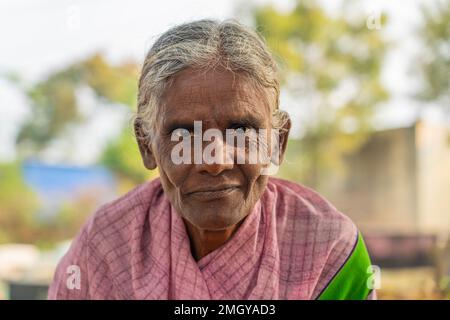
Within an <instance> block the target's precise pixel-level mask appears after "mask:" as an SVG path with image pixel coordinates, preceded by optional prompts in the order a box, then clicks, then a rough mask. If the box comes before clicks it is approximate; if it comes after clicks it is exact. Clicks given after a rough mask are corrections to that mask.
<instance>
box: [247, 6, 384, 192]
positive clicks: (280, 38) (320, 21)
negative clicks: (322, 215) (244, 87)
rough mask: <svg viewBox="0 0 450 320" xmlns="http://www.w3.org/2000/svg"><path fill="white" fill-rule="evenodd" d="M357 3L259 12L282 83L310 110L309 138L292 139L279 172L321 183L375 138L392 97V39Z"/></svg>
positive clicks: (305, 121)
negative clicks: (376, 118)
mask: <svg viewBox="0 0 450 320" xmlns="http://www.w3.org/2000/svg"><path fill="white" fill-rule="evenodd" d="M351 9H353V8H352V6H351V2H346V3H345V5H344V6H343V7H342V10H341V12H340V14H336V15H333V16H330V15H329V14H327V13H326V11H325V10H324V9H323V8H321V7H320V5H319V3H318V2H316V1H297V2H296V4H295V6H294V8H293V9H292V10H290V11H288V12H280V11H277V10H276V9H275V8H274V7H272V6H263V7H258V8H255V9H254V11H253V19H254V23H255V25H256V27H257V29H258V31H259V32H260V33H261V34H262V35H263V36H264V37H265V38H266V40H267V42H268V44H269V46H270V47H271V49H272V51H273V53H274V54H275V56H276V57H277V59H278V60H279V62H280V65H281V66H282V69H281V75H282V86H283V87H284V88H285V89H286V90H287V92H289V94H290V95H291V96H292V97H294V98H295V99H296V101H297V102H298V106H299V108H301V110H302V113H303V116H302V117H301V119H294V120H295V121H301V123H302V138H301V140H300V141H296V142H295V143H290V146H289V147H288V154H287V156H286V161H285V163H284V164H283V166H281V170H280V173H279V175H281V176H285V177H288V178H290V179H296V180H299V181H302V182H303V183H305V184H307V185H310V186H313V187H318V184H319V181H320V178H321V177H326V176H327V174H328V173H329V172H341V173H343V172H345V166H344V164H343V163H344V162H343V158H344V156H345V155H346V154H349V153H352V152H354V151H355V150H356V149H357V148H358V147H360V146H361V145H362V144H363V143H364V142H365V141H366V139H367V138H368V137H369V135H370V134H371V129H372V127H371V116H372V114H373V111H374V107H375V105H376V104H377V103H380V102H382V101H383V100H385V99H387V97H388V94H387V92H386V90H385V88H384V87H383V85H382V83H381V81H380V71H381V65H382V62H383V57H384V54H385V51H386V48H387V43H386V42H385V41H384V40H383V39H382V38H381V35H380V33H379V32H378V31H377V30H369V28H368V27H367V26H366V18H367V16H366V15H364V14H359V15H355V14H350V13H349V12H348V11H349V10H351ZM355 16H357V18H352V17H355ZM380 22H381V24H384V23H385V22H386V17H381V21H380ZM281 107H283V106H281ZM291 107H292V106H291ZM291 142H292V141H291Z"/></svg>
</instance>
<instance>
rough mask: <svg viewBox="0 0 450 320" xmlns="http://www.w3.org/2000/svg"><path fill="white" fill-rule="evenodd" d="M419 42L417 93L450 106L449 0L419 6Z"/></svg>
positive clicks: (424, 97)
mask: <svg viewBox="0 0 450 320" xmlns="http://www.w3.org/2000/svg"><path fill="white" fill-rule="evenodd" d="M421 11H422V14H423V24H422V25H421V27H420V30H419V36H420V39H421V42H422V46H421V55H420V57H419V59H418V61H415V65H416V64H417V63H418V68H419V72H420V74H421V77H422V80H423V82H422V90H421V91H420V93H419V95H418V97H419V98H420V99H423V100H426V101H433V100H435V101H438V102H440V103H442V105H443V106H444V107H447V108H448V109H449V110H450V107H449V106H450V80H449V79H450V1H448V0H446V1H435V2H433V5H427V6H423V7H422V10H421Z"/></svg>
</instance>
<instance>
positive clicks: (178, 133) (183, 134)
mask: <svg viewBox="0 0 450 320" xmlns="http://www.w3.org/2000/svg"><path fill="white" fill-rule="evenodd" d="M190 135H191V132H190V131H189V130H188V129H184V128H177V129H175V130H173V131H172V137H175V138H187V137H189V136H190Z"/></svg>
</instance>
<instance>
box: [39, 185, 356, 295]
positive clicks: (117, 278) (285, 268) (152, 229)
mask: <svg viewBox="0 0 450 320" xmlns="http://www.w3.org/2000/svg"><path fill="white" fill-rule="evenodd" d="M357 238H358V231H357V229H356V227H355V225H354V224H353V223H352V221H351V220H350V219H349V218H348V217H346V216H345V215H343V214H342V213H340V212H338V211H337V210H336V209H335V208H334V207H333V206H332V205H331V204H330V203H328V202H327V201H326V200H324V199H323V198H322V197H321V196H319V195H318V194H317V193H315V192H314V191H312V190H310V189H308V188H306V187H304V186H301V185H299V184H296V183H293V182H289V181H285V180H281V179H275V178H270V179H269V183H268V185H267V188H266V190H265V192H264V194H263V196H262V197H261V198H260V199H259V201H258V202H257V203H256V205H255V207H254V209H253V211H252V212H251V213H250V214H249V215H248V216H247V217H246V218H245V221H244V222H243V223H242V225H241V226H240V228H239V229H238V230H237V231H236V233H235V234H234V235H233V237H232V238H231V239H230V240H229V241H228V242H227V243H225V244H224V245H223V246H221V247H220V248H218V249H216V250H215V251H213V252H211V253H209V254H208V255H207V256H205V257H203V258H202V259H201V260H200V261H195V260H194V258H193V256H192V254H191V250H190V243H189V238H188V235H187V232H186V229H185V226H184V223H183V221H182V219H181V217H180V216H179V215H178V213H177V212H176V211H175V209H174V208H173V207H172V205H171V204H170V202H169V201H168V199H167V198H166V196H165V195H164V192H163V189H162V186H161V183H160V181H159V179H156V180H153V181H151V182H148V183H145V184H143V185H141V186H140V187H138V188H136V189H134V190H133V191H131V192H130V193H128V194H127V195H125V196H123V197H121V198H120V199H118V200H116V201H114V202H112V203H110V204H107V205H105V206H103V207H102V208H100V209H99V210H98V211H97V212H96V213H95V214H94V215H93V216H92V217H91V218H90V219H89V221H88V222H87V223H86V224H85V226H84V227H83V229H82V230H81V232H80V233H79V235H78V236H77V237H76V239H75V240H74V241H73V243H72V245H71V248H70V249H69V251H68V253H67V254H66V255H65V256H64V258H63V259H62V260H61V261H60V263H59V265H58V267H57V270H56V273H55V276H54V279H53V282H52V284H51V286H50V289H49V294H48V297H49V299H238V300H242V299H316V298H318V297H319V295H320V293H321V292H323V291H324V289H325V288H326V287H327V285H328V284H329V283H330V281H331V280H332V279H333V277H334V276H335V275H336V274H337V273H338V272H339V270H340V269H341V267H342V266H343V265H344V264H345V262H346V260H347V259H348V257H349V255H350V254H351V252H352V250H353V248H354V247H355V242H356V241H357ZM73 266H75V269H74V267H73ZM74 270H75V271H76V272H75V271H74ZM74 272H75V273H74ZM74 277H75V280H76V281H75V283H73V280H74ZM77 277H78V278H77ZM71 281H72V283H71ZM74 284H75V285H74Z"/></svg>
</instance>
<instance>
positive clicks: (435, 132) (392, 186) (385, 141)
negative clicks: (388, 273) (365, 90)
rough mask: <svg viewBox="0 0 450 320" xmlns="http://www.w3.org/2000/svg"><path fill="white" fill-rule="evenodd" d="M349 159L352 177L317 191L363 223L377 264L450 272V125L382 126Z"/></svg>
mask: <svg viewBox="0 0 450 320" xmlns="http://www.w3.org/2000/svg"><path fill="white" fill-rule="evenodd" d="M346 161H347V164H348V166H347V167H348V171H347V172H346V174H344V175H340V176H338V175H336V176H331V177H327V179H326V180H323V181H321V183H320V187H319V188H318V189H319V190H320V192H321V193H323V194H324V195H326V197H327V198H328V199H329V200H330V201H331V202H332V203H333V204H334V205H335V206H336V207H337V208H338V209H339V210H340V211H342V212H344V213H345V214H347V215H348V216H349V217H351V218H352V220H353V221H354V222H355V223H356V225H357V226H358V227H359V228H360V230H361V231H362V232H363V234H364V237H365V240H366V244H367V247H368V250H369V252H370V253H371V256H372V260H373V262H374V263H375V264H377V265H380V266H383V267H412V266H426V265H435V266H436V265H439V269H441V270H443V271H440V273H441V274H442V273H443V274H447V275H448V276H450V260H449V254H448V253H449V251H450V245H449V243H450V241H449V239H450V238H449V235H450V128H449V127H446V126H443V125H436V124H430V123H425V122H417V123H415V124H414V125H413V126H410V127H406V128H396V129H390V130H385V131H379V132H376V133H375V134H374V135H373V136H372V137H371V138H370V139H369V141H367V143H366V144H365V145H364V146H363V147H362V148H361V149H360V150H359V151H358V152H357V153H356V154H354V155H352V156H350V157H348V158H347V159H346ZM445 253H447V254H445Z"/></svg>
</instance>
